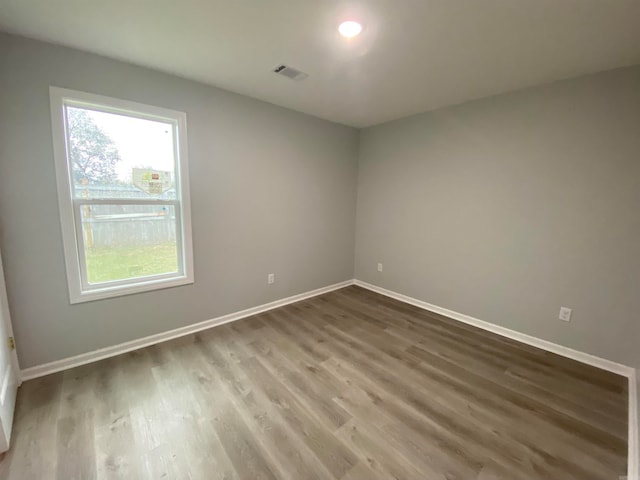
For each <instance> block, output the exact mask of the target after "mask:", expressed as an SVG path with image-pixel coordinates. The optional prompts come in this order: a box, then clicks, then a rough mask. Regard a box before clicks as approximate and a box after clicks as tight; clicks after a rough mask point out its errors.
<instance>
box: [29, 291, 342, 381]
mask: <svg viewBox="0 0 640 480" xmlns="http://www.w3.org/2000/svg"><path fill="white" fill-rule="evenodd" d="M349 285H353V280H346V281H344V282H340V283H335V284H333V285H328V286H326V287H322V288H317V289H315V290H310V291H308V292H304V293H299V294H297V295H293V296H291V297H286V298H282V299H280V300H275V301H273V302H269V303H265V304H263V305H258V306H256V307H251V308H247V309H246V310H240V311H239V312H234V313H229V314H227V315H222V316H221V317H216V318H212V319H210V320H205V321H203V322H199V323H194V324H193V325H186V326H184V327H180V328H176V329H174V330H169V331H167V332H162V333H157V334H155V335H150V336H148V337H143V338H139V339H137V340H131V341H130V342H125V343H120V344H118V345H113V346H111V347H105V348H100V349H98V350H94V351H92V352H86V353H81V354H79V355H75V356H73V357H68V358H63V359H61V360H55V361H53V362H49V363H45V364H42V365H36V366H34V367H29V368H25V369H23V370H22V371H21V381H26V380H32V379H34V378H38V377H43V376H45V375H49V374H51V373H56V372H61V371H62V370H68V369H70V368H74V367H79V366H80V365H86V364H87V363H92V362H97V361H98V360H103V359H105V358H109V357H115V356H116V355H120V354H122V353H127V352H131V351H132V350H138V349H139V348H144V347H148V346H149V345H155V344H157V343H162V342H166V341H168V340H173V339H174V338H179V337H184V336H185V335H189V334H191V333H196V332H201V331H202V330H207V329H209V328H212V327H217V326H218V325H224V324H225V323H230V322H235V321H236V320H240V319H242V318H246V317H250V316H252V315H257V314H258V313H263V312H266V311H268V310H273V309H274V308H278V307H282V306H284V305H289V304H290V303H295V302H299V301H301V300H305V299H307V298H311V297H316V296H318V295H322V294H323V293H328V292H331V291H333V290H338V289H340V288H344V287H346V286H349Z"/></svg>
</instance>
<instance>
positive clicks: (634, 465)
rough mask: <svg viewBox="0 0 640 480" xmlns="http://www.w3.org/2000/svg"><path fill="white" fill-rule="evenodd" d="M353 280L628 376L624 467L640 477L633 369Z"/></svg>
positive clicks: (635, 479)
mask: <svg viewBox="0 0 640 480" xmlns="http://www.w3.org/2000/svg"><path fill="white" fill-rule="evenodd" d="M353 283H354V284H355V285H358V286H359V287H362V288H366V289H367V290H371V291H372V292H376V293H379V294H381V295H385V296H387V297H391V298H394V299H396V300H399V301H401V302H404V303H408V304H410V305H414V306H416V307H419V308H422V309H424V310H428V311H430V312H433V313H437V314H440V315H443V316H445V317H448V318H452V319H453V320H457V321H459V322H462V323H466V324H468V325H473V326H474V327H478V328H481V329H482V330H486V331H489V332H492V333H495V334H497V335H500V336H502V337H506V338H510V339H512V340H516V341H518V342H521V343H524V344H527V345H531V346H533V347H537V348H540V349H541V350H546V351H548V352H552V353H556V354H558V355H561V356H563V357H567V358H571V359H573V360H576V361H578V362H581V363H585V364H587V365H592V366H594V367H598V368H601V369H603V370H607V371H609V372H613V373H616V374H618V375H622V376H624V377H627V378H628V379H629V439H628V443H629V454H628V462H629V465H628V467H627V469H628V473H627V475H628V479H629V480H640V471H639V469H640V458H639V452H638V450H639V448H640V444H639V443H638V389H637V375H636V369H635V368H633V367H629V366H627V365H622V364H620V363H616V362H612V361H610V360H606V359H604V358H600V357H596V356H595V355H590V354H588V353H584V352H580V351H578V350H573V349H571V348H568V347H564V346H562V345H558V344H556V343H553V342H549V341H547V340H542V339H540V338H537V337H532V336H531V335H527V334H524V333H520V332H517V331H515V330H511V329H509V328H505V327H501V326H499V325H495V324H493V323H489V322H485V321H484V320H480V319H477V318H474V317H471V316H469V315H465V314H463V313H458V312H456V311H454V310H449V309H448V308H443V307H439V306H437V305H432V304H431V303H427V302H423V301H422V300H418V299H416V298H413V297H409V296H407V295H402V294H401V293H397V292H394V291H392V290H387V289H386V288H382V287H378V286H376V285H373V284H371V283H367V282H363V281H361V280H354V281H353Z"/></svg>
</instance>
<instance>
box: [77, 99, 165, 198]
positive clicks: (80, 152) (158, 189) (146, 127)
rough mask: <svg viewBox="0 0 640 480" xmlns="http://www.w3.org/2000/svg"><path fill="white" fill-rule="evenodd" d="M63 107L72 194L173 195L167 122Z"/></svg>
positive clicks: (79, 195) (110, 195)
mask: <svg viewBox="0 0 640 480" xmlns="http://www.w3.org/2000/svg"><path fill="white" fill-rule="evenodd" d="M65 108H66V112H67V131H68V140H69V141H68V146H67V155H68V159H69V163H70V165H71V174H72V183H73V190H74V196H75V198H103V199H104V198H154V199H158V198H160V199H175V198H176V189H175V164H176V162H175V156H174V151H175V150H174V141H175V139H174V125H173V124H171V123H167V122H159V121H155V120H147V119H141V118H136V117H130V116H127V115H119V114H114V113H105V112H100V111H96V110H90V109H87V108H80V107H71V106H66V107H65Z"/></svg>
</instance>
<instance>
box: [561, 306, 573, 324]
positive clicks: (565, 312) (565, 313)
mask: <svg viewBox="0 0 640 480" xmlns="http://www.w3.org/2000/svg"><path fill="white" fill-rule="evenodd" d="M558 318H559V319H560V320H562V321H563V322H570V321H571V309H570V308H567V307H560V314H559V315H558Z"/></svg>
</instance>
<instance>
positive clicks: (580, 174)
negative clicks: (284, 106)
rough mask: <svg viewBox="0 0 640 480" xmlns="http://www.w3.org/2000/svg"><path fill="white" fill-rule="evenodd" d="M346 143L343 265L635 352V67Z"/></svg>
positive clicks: (541, 332)
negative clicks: (348, 231) (353, 193)
mask: <svg viewBox="0 0 640 480" xmlns="http://www.w3.org/2000/svg"><path fill="white" fill-rule="evenodd" d="M359 156H360V158H359V173H358V176H359V180H358V206H357V228H356V278H358V279H360V280H363V281H366V282H370V283H373V284H376V285H379V286H381V287H384V288H388V289H390V290H394V291H396V292H400V293H403V294H405V295H409V296H412V297H415V298H418V299H421V300H423V301H426V302H429V303H432V304H436V305H439V306H441V307H445V308H449V309H452V310H455V311H458V312H461V313H465V314H468V315H471V316H474V317H477V318H480V319H482V320H486V321H488V322H491V323H495V324H498V325H502V326H505V327H508V328H511V329H514V330H517V331H519V332H523V333H527V334H530V335H534V336H536V337H539V338H543V339H546V340H550V341H552V342H556V343H559V344H561V345H565V346H568V347H572V348H575V349H578V350H581V351H584V352H588V353H591V354H594V355H598V356H601V357H604V358H607V359H610V360H613V361H618V362H621V363H624V364H627V365H631V366H636V367H638V366H640V345H639V340H640V313H639V312H640V67H634V68H628V69H619V70H615V71H611V72H607V73H602V74H599V75H593V76H588V77H582V78H579V79H575V80H569V81H563V82H558V83H555V84H552V85H548V86H543V87H538V88H534V89H528V90H523V91H520V92H516V93H513V94H507V95H501V96H497V97H492V98H487V99H483V100H480V101H475V102H470V103H466V104H463V105H460V106H456V107H452V108H447V109H442V110H439V111H435V112H432V113H427V114H422V115H418V116H414V117H410V118H405V119H402V120H398V121H394V122H390V123H387V124H383V125H380V126H376V127H372V128H368V129H366V130H363V131H362V132H361V140H360V154H359ZM377 262H382V263H383V264H384V271H383V272H382V273H378V272H377V271H376V264H377ZM561 305H564V306H568V307H571V308H573V319H572V321H571V323H564V322H562V321H560V320H558V310H559V308H560V306H561Z"/></svg>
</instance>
